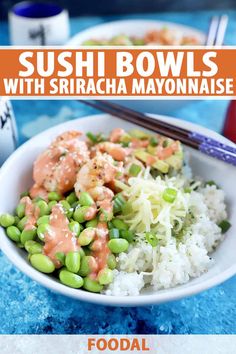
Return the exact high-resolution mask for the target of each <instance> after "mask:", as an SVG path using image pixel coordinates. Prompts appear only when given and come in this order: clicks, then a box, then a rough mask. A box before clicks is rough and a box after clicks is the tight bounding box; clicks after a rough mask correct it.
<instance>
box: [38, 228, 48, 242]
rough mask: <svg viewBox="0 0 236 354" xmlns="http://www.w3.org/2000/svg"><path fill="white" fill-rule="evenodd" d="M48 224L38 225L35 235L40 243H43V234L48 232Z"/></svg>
mask: <svg viewBox="0 0 236 354" xmlns="http://www.w3.org/2000/svg"><path fill="white" fill-rule="evenodd" d="M49 227H50V226H49V224H40V225H39V227H38V228H37V235H38V238H39V239H40V240H41V241H44V238H45V233H46V232H48V229H49Z"/></svg>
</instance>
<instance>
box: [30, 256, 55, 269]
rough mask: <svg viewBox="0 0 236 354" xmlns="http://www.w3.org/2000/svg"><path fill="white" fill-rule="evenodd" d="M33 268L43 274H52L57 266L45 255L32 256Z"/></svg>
mask: <svg viewBox="0 0 236 354" xmlns="http://www.w3.org/2000/svg"><path fill="white" fill-rule="evenodd" d="M30 263H31V264H32V266H33V267H34V268H35V269H37V270H39V271H40V272H42V273H52V272H54V270H55V265H54V263H53V262H52V261H51V259H50V258H49V257H47V256H45V255H44V254H40V253H38V254H32V256H31V257H30Z"/></svg>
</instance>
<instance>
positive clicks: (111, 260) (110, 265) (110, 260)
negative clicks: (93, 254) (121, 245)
mask: <svg viewBox="0 0 236 354" xmlns="http://www.w3.org/2000/svg"><path fill="white" fill-rule="evenodd" d="M116 264H117V262H116V257H115V256H114V254H110V255H109V256H108V259H107V266H108V268H110V269H111V270H113V269H115V268H116Z"/></svg>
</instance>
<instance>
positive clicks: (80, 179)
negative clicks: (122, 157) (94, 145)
mask: <svg viewBox="0 0 236 354" xmlns="http://www.w3.org/2000/svg"><path fill="white" fill-rule="evenodd" d="M113 163H114V161H113V159H112V157H111V156H109V155H107V154H103V155H102V154H100V153H99V154H97V155H96V156H95V157H94V158H93V159H92V160H90V161H89V162H87V163H86V164H84V165H83V166H82V167H81V169H80V170H79V172H78V175H77V182H76V184H75V193H76V195H77V196H78V197H79V196H80V193H81V192H84V191H86V192H88V193H89V194H90V195H91V197H92V198H93V200H94V202H95V204H96V208H95V206H94V205H92V206H91V207H90V208H89V209H88V212H89V217H90V216H92V218H93V217H94V216H95V215H96V214H95V211H98V210H100V212H101V213H100V220H102V221H103V220H110V218H111V217H112V210H113V204H112V198H113V196H114V193H113V192H112V191H111V190H110V189H109V188H107V187H105V186H104V185H105V184H107V183H109V182H111V181H113V180H114V178H115V177H116V174H117V172H118V171H119V168H118V167H116V166H114V164H113ZM94 214H95V215H94Z"/></svg>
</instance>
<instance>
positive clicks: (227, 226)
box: [218, 220, 231, 234]
mask: <svg viewBox="0 0 236 354" xmlns="http://www.w3.org/2000/svg"><path fill="white" fill-rule="evenodd" d="M218 226H219V227H220V228H221V232H222V234H224V233H226V232H227V231H228V230H229V229H230V227H231V224H230V222H229V221H228V220H222V221H221V222H220V223H219V224H218Z"/></svg>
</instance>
